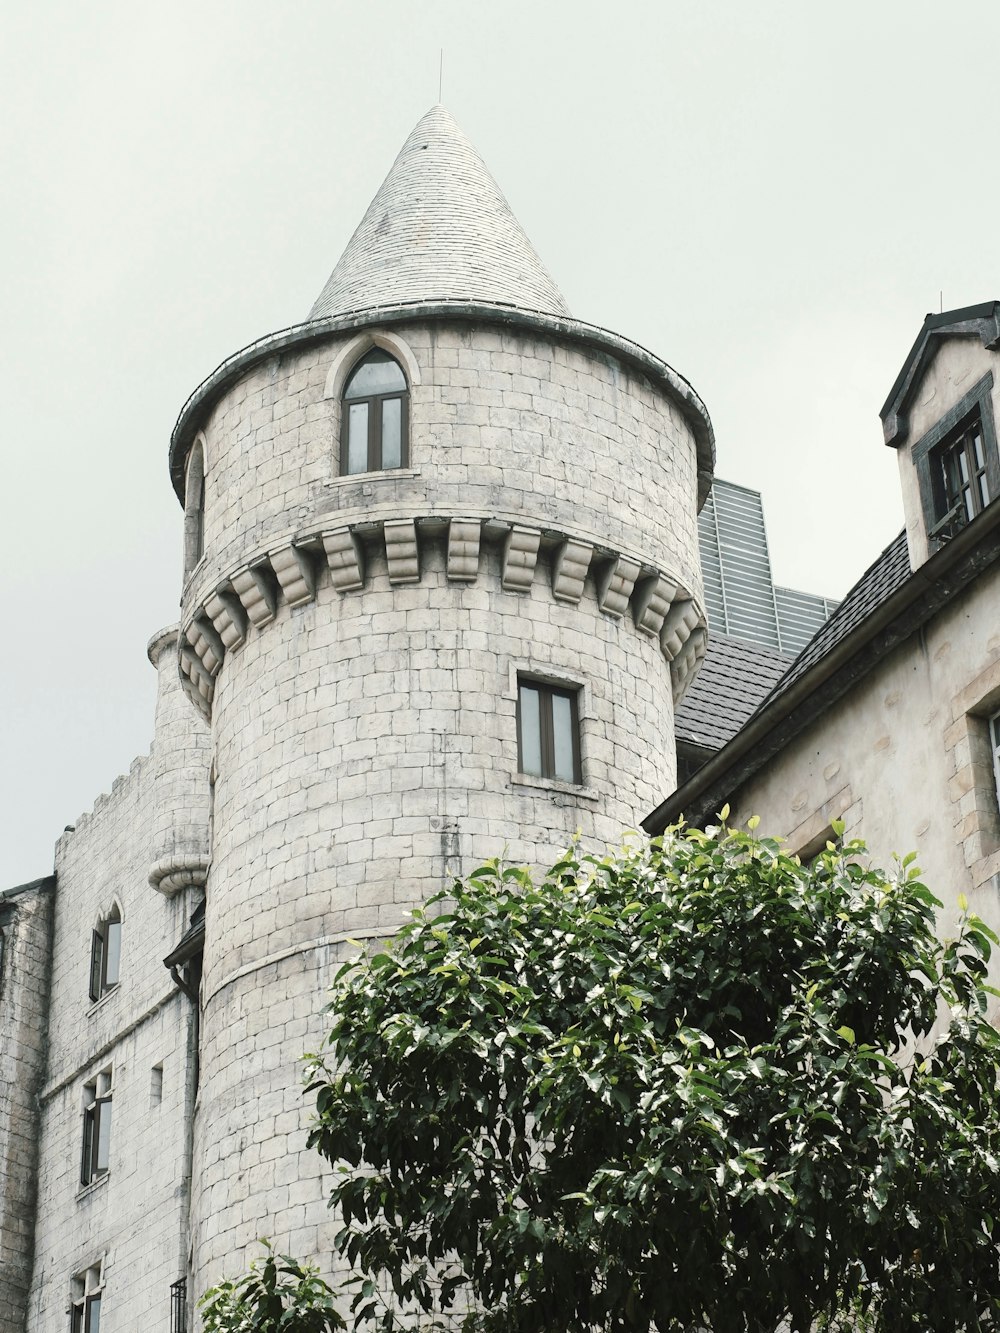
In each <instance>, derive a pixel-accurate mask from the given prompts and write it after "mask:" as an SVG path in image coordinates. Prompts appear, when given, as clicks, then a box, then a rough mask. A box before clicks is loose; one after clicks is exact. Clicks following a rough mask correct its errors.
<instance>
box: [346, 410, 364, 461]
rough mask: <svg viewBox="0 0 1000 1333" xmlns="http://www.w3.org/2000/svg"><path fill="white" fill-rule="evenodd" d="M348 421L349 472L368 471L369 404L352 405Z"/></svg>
mask: <svg viewBox="0 0 1000 1333" xmlns="http://www.w3.org/2000/svg"><path fill="white" fill-rule="evenodd" d="M349 412H350V416H349V417H348V421H347V471H348V473H354V472H367V471H368V404H367V403H352V404H351V406H350V408H349Z"/></svg>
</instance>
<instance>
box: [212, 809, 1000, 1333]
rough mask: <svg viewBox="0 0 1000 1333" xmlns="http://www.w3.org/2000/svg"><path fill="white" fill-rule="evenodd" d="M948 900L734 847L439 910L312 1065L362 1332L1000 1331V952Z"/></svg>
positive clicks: (401, 947) (856, 864)
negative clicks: (956, 922) (437, 1325)
mask: <svg viewBox="0 0 1000 1333" xmlns="http://www.w3.org/2000/svg"><path fill="white" fill-rule="evenodd" d="M751 823H753V821H751ZM841 831H842V830H841ZM909 860H912V858H909ZM939 905H940V904H939V903H938V902H937V900H936V899H935V898H934V897H933V896H932V894H931V893H930V891H929V890H928V889H927V888H926V887H925V886H924V885H923V884H922V883H921V882H920V879H919V872H918V871H917V870H916V869H915V868H914V867H913V866H912V864H906V863H904V865H903V866H902V867H900V868H899V870H898V873H896V874H895V875H893V876H892V877H887V876H886V875H884V874H883V873H881V872H879V871H877V870H873V869H871V868H870V867H869V866H868V864H867V860H866V856H865V849H864V847H863V846H862V845H861V844H860V843H852V844H850V845H848V846H846V847H844V848H842V849H835V848H833V847H832V846H831V847H829V848H828V850H827V851H826V852H825V853H824V854H822V855H821V856H820V857H819V858H818V860H817V861H816V862H815V863H814V864H813V865H811V866H808V867H807V866H803V865H800V864H799V862H798V861H797V860H796V859H795V858H792V857H789V856H787V855H786V854H785V853H784V852H783V851H782V848H781V846H780V845H779V844H778V843H777V842H775V841H772V840H769V839H764V838H758V837H756V836H755V834H754V832H753V831H751V832H750V833H742V832H735V831H731V830H729V829H726V828H725V827H723V828H721V829H718V830H710V831H709V832H707V833H702V832H699V831H697V830H686V831H685V830H682V829H678V830H671V831H669V832H668V833H667V834H666V835H664V837H663V838H662V839H655V840H654V841H653V842H652V844H643V845H641V846H635V847H626V848H625V849H623V850H622V851H621V852H620V854H618V855H616V856H612V857H608V858H606V859H603V860H601V859H594V858H591V857H581V856H580V855H579V854H578V852H577V851H576V849H573V850H571V851H570V852H569V853H567V854H566V855H565V857H564V858H563V859H562V860H560V861H559V862H558V863H557V864H556V865H555V866H553V867H552V869H551V870H550V871H549V872H548V874H547V875H546V876H545V877H544V878H543V879H542V880H541V882H540V883H537V884H536V883H534V882H533V880H532V877H531V876H530V875H529V873H528V872H527V871H525V870H523V869H515V868H506V869H504V868H503V867H501V866H500V865H498V864H496V863H491V864H488V865H484V866H483V867H481V868H480V869H479V870H477V871H476V872H475V873H474V874H473V875H472V876H471V877H470V878H469V879H468V880H467V881H466V882H464V883H460V884H458V885H457V886H456V887H455V889H454V891H453V894H452V896H451V898H449V899H448V900H447V901H446V902H438V903H437V905H436V909H437V912H438V914H437V915H435V910H434V909H433V908H432V909H429V910H428V911H425V912H418V913H416V914H415V916H414V918H413V921H412V923H411V924H410V925H408V926H407V927H406V929H404V930H403V931H402V933H401V934H400V936H399V937H398V938H397V940H396V941H395V942H394V944H393V945H392V947H391V948H389V949H387V950H386V951H385V952H381V953H377V954H375V955H374V956H363V957H361V958H359V959H358V960H357V961H355V962H352V963H350V964H348V965H347V966H345V967H344V968H343V969H342V970H341V972H340V974H339V976H338V977H337V980H336V983H335V986H334V991H333V1000H332V1003H331V1006H330V1009H331V1013H332V1015H333V1028H332V1031H331V1033H330V1036H329V1041H328V1047H327V1048H326V1050H325V1051H324V1052H323V1053H321V1055H320V1056H318V1057H311V1080H312V1081H311V1089H312V1091H313V1092H314V1093H315V1095H316V1104H317V1120H316V1122H315V1125H314V1128H313V1131H312V1135H311V1142H312V1143H313V1144H314V1146H315V1147H316V1148H318V1149H319V1151H320V1152H321V1153H322V1155H323V1156H324V1157H325V1158H327V1159H328V1160H329V1161H330V1162H331V1163H332V1164H335V1165H337V1166H338V1167H339V1171H340V1174H339V1176H338V1183H337V1184H336V1186H335V1188H334V1190H333V1194H332V1199H331V1204H332V1206H334V1207H335V1208H336V1209H337V1210H339V1213H340V1215H341V1217H342V1219H343V1228H342V1230H341V1232H340V1235H339V1239H338V1245H339V1247H340V1250H341V1252H342V1257H343V1258H345V1259H346V1261H347V1262H348V1263H349V1264H350V1266H351V1267H352V1269H353V1270H354V1273H355V1275H356V1282H357V1286H358V1290H357V1292H356V1294H355V1297H354V1301H353V1309H354V1312H355V1317H356V1319H357V1320H358V1322H363V1321H367V1320H373V1321H377V1322H379V1323H380V1324H381V1326H382V1327H383V1329H391V1328H393V1327H394V1326H396V1327H400V1326H417V1325H419V1326H422V1327H426V1325H427V1324H428V1323H429V1322H437V1321H439V1320H440V1321H443V1322H450V1323H454V1324H462V1325H463V1327H464V1328H465V1329H466V1330H468V1331H469V1333H471V1330H477V1331H478V1330H482V1333H561V1331H562V1330H566V1333H569V1331H570V1330H572V1331H573V1333H580V1331H581V1330H591V1329H592V1330H608V1333H611V1331H612V1330H622V1331H629V1333H631V1331H632V1330H643V1331H645V1330H647V1329H650V1328H654V1329H657V1330H661V1333H668V1331H669V1330H704V1329H711V1330H713V1333H744V1331H747V1330H755V1331H756V1330H759V1331H760V1333H770V1331H771V1330H776V1329H779V1328H781V1327H785V1328H788V1327H791V1328H792V1329H794V1330H797V1331H798V1333H804V1331H805V1330H808V1329H810V1328H812V1327H814V1326H823V1327H826V1328H828V1329H831V1330H839V1329H848V1328H858V1327H865V1328H871V1329H875V1330H883V1331H884V1333H889V1331H890V1330H891V1331H892V1333H896V1331H897V1330H905V1329H913V1330H917V1329H919V1330H921V1331H922V1333H923V1331H925V1330H948V1331H949V1333H952V1331H953V1330H974V1329H994V1328H997V1327H1000V1322H998V1319H1000V1263H998V1248H997V1247H998V1241H1000V1234H998V1232H1000V1221H998V1219H1000V1164H998V1158H1000V1114H998V1104H1000V1103H998V1096H997V1091H998V1089H997V1081H998V1080H997V1072H998V1059H1000V1050H998V1036H997V1033H996V1032H995V1031H994V1029H993V1027H992V1026H991V1025H990V1023H989V1022H988V1020H987V1017H986V1003H987V1000H986V987H985V984H984V983H985V976H986V964H987V961H988V959H989V954H990V946H991V943H992V942H994V936H993V935H992V934H991V932H990V931H989V930H988V929H987V928H986V926H984V925H983V924H982V922H980V921H979V920H977V919H976V918H975V917H971V916H968V917H966V918H965V919H964V920H963V923H962V925H961V929H960V932H959V934H958V937H957V938H956V939H954V940H951V941H948V942H944V943H941V942H939V941H938V940H937V938H936V936H935V933H934V917H935V909H936V908H937V907H938V906H939ZM213 1327H214V1326H213ZM217 1327H218V1328H219V1329H222V1328H223V1325H221V1324H219V1325H217ZM234 1327H235V1326H234ZM239 1327H241V1328H242V1327H244V1326H243V1325H240V1326H239ZM246 1327H258V1325H247V1326H246ZM260 1327H263V1326H262V1325H261V1326H260ZM268 1327H270V1326H268ZM274 1327H275V1328H277V1327H279V1326H278V1325H274ZM281 1327H284V1325H282V1326H281ZM289 1327H295V1328H298V1327H300V1325H298V1324H295V1325H289ZM301 1327H302V1328H303V1329H305V1328H307V1327H312V1326H311V1325H306V1324H304V1323H303V1324H302V1325H301Z"/></svg>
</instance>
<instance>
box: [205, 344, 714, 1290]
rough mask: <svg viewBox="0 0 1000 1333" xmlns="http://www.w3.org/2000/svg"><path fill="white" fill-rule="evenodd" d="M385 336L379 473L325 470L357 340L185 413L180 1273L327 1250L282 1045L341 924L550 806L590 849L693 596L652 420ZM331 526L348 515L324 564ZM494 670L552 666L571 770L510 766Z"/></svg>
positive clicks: (585, 375)
mask: <svg viewBox="0 0 1000 1333" xmlns="http://www.w3.org/2000/svg"><path fill="white" fill-rule="evenodd" d="M376 336H377V335H376ZM394 336H395V335H394ZM400 336H403V335H402V334H401V335H400ZM405 339H406V345H405V349H403V350H401V351H400V352H399V355H400V359H401V361H403V363H404V364H405V365H406V368H407V371H408V374H409V378H410V382H411V385H412V389H411V429H410V466H409V467H408V468H406V469H403V470H401V471H400V472H399V473H392V472H386V473H379V474H370V475H363V476H359V477H351V478H340V477H339V476H338V471H339V440H338V421H337V418H338V415H339V384H340V382H341V378H342V376H343V375H344V374H346V373H347V371H348V370H349V368H350V365H351V364H353V362H354V360H355V359H356V357H358V356H360V355H362V354H363V352H364V350H365V347H366V345H370V344H368V343H366V342H365V341H364V340H362V341H355V342H354V343H353V344H352V343H351V342H350V341H349V340H347V339H332V340H331V341H330V343H328V344H325V345H324V346H323V347H322V348H319V349H316V348H313V349H307V350H305V351H297V352H292V353H288V354H286V355H285V356H284V357H282V358H280V359H278V358H275V359H272V361H270V362H269V363H267V364H266V365H265V366H262V367H259V368H258V369H257V370H255V371H252V372H251V373H250V374H249V375H248V376H246V377H245V378H244V379H243V380H242V381H241V382H240V383H239V384H237V385H236V386H235V387H234V388H233V389H232V390H231V391H230V393H229V394H227V395H226V396H225V397H223V399H222V400H221V401H220V402H219V403H218V404H217V406H216V407H215V408H214V410H213V411H212V413H211V416H210V420H209V421H208V422H207V423H206V424H205V427H204V431H205V438H206V460H207V464H206V497H207V502H206V522H205V531H206V554H205V557H204V560H203V562H202V564H201V566H200V567H199V568H198V569H196V570H195V571H194V573H193V575H192V577H191V579H190V581H189V583H188V587H187V590H186V595H185V601H184V609H183V615H184V619H183V621H182V624H183V625H191V624H192V621H193V620H196V621H199V622H200V624H201V626H202V629H201V631H200V633H201V639H200V641H198V633H199V631H198V630H197V628H195V629H194V630H192V631H191V632H189V633H187V637H186V639H185V640H184V641H182V642H185V643H186V644H188V645H192V644H193V643H194V642H195V641H198V642H199V650H198V651H199V656H200V658H201V660H202V662H203V664H204V668H205V671H204V672H203V673H202V676H203V677H204V676H205V675H206V673H208V672H211V673H213V677H212V682H211V690H210V691H209V692H208V693H206V694H205V695H203V696H202V698H203V700H204V702H205V704H206V707H207V704H208V702H209V700H211V711H212V725H213V736H214V744H215V772H216V778H215V783H216V785H215V805H214V811H215V814H214V829H213V844H212V866H211V871H210V875H209V883H208V893H207V904H206V910H207V915H206V957H205V976H204V981H203V991H202V994H203V1024H204V1027H203V1032H204V1046H203V1053H204V1076H203V1083H202V1088H201V1092H200V1100H199V1111H198V1117H197V1129H196V1143H195V1172H194V1178H195V1197H194V1201H193V1231H192V1248H193V1253H194V1265H193V1266H194V1272H195V1279H196V1287H197V1289H198V1290H199V1291H200V1290H202V1289H203V1288H204V1286H205V1285H207V1284H208V1283H209V1282H211V1281H214V1280H216V1279H217V1278H218V1277H219V1276H220V1274H221V1273H223V1272H231V1271H236V1270H238V1269H239V1268H240V1267H241V1266H242V1264H243V1263H244V1262H245V1260H246V1254H247V1247H248V1246H250V1247H251V1250H252V1242H253V1241H254V1240H255V1239H256V1237H257V1236H259V1235H261V1234H263V1233H266V1234H268V1235H269V1236H271V1237H272V1238H273V1239H274V1240H275V1243H276V1244H278V1245H279V1246H287V1247H289V1248H291V1249H292V1250H294V1251H295V1252H296V1253H298V1254H302V1255H306V1256H315V1257H318V1258H319V1259H320V1261H321V1262H327V1261H328V1259H329V1249H330V1239H331V1237H330V1233H329V1227H330V1225H331V1223H330V1219H329V1216H328V1213H327V1210H326V1208H325V1198H324V1196H325V1188H324V1186H323V1183H322V1177H321V1172H320V1169H319V1168H320V1163H319V1160H318V1159H317V1158H316V1157H315V1156H314V1155H313V1154H310V1153H307V1152H306V1150H305V1136H306V1120H307V1115H308V1107H307V1106H306V1104H305V1102H304V1100H303V1097H302V1093H301V1088H300V1081H301V1074H300V1066H299V1064H298V1060H299V1057H300V1055H301V1054H302V1052H303V1051H304V1050H306V1049H309V1048H310V1047H313V1048H314V1047H315V1046H316V1044H317V1043H318V1041H319V1039H320V1037H321V1034H322V1030H323V1023H324V1019H323V1017H322V1015H321V1012H320V1011H321V1009H322V1005H323V1003H324V990H325V987H326V984H327V983H328V981H329V979H330V977H331V975H332V971H333V969H334V967H335V965H336V963H337V961H338V960H339V959H340V958H341V957H342V956H343V954H344V952H345V951H346V950H349V948H350V946H349V945H348V944H347V940H348V939H349V938H354V939H358V938H361V939H364V938H372V937H378V936H384V935H389V934H392V933H393V931H395V930H396V929H397V928H398V926H399V924H400V923H401V922H402V921H403V920H404V919H405V914H406V912H407V910H408V909H409V908H411V907H412V906H414V905H415V904H419V903H421V902H423V901H424V900H425V899H426V898H427V897H428V896H430V894H432V893H433V892H435V891H436V890H437V889H439V888H441V887H443V886H444V885H445V884H447V882H448V880H449V878H450V877H451V876H453V875H455V874H457V873H461V872H462V871H463V870H468V869H471V868H472V866H473V865H474V864H476V863H478V862H479V861H480V860H481V859H482V858H484V857H487V856H491V855H498V854H501V853H503V852H504V850H505V849H506V852H507V855H508V856H509V857H510V858H511V859H513V860H516V861H519V862H522V861H526V862H529V863H533V864H536V865H538V864H545V863H547V862H549V861H550V860H551V858H552V857H553V855H554V854H555V853H556V852H557V851H558V850H559V849H560V848H561V847H562V846H564V845H565V844H566V843H567V842H568V841H569V839H570V838H571V837H572V836H573V834H574V833H575V832H576V831H577V830H580V831H581V832H582V835H583V838H584V841H585V842H586V843H588V844H589V845H591V846H595V845H596V846H603V845H605V844H606V843H608V842H615V841H617V840H618V839H619V838H620V836H621V833H622V830H623V829H624V828H626V827H629V826H632V827H635V826H637V823H638V820H639V819H640V818H641V817H642V815H644V814H645V813H646V812H647V811H648V809H649V808H650V807H651V806H652V805H653V804H655V800H656V798H657V796H658V794H659V793H660V792H662V791H663V790H669V788H670V787H671V786H672V785H673V782H674V771H673V747H672V745H671V743H670V738H671V736H672V731H673V701H672V684H673V685H674V686H676V678H675V680H674V681H673V682H672V679H671V676H672V672H671V660H672V658H673V657H674V656H675V654H676V652H677V650H678V649H677V645H678V644H679V643H680V641H681V639H682V638H683V637H685V636H688V635H690V634H691V630H692V627H693V625H694V623H695V619H696V617H697V614H698V611H697V607H698V603H699V602H700V596H701V582H700V571H699V565H698V548H697V533H696V524H695V514H696V505H697V496H696V485H697V477H696V457H695V445H694V440H693V437H692V435H691V433H690V431H689V429H688V428H687V426H686V425H685V423H684V421H683V419H682V417H681V414H680V412H679V411H678V410H677V409H676V408H675V406H674V405H673V404H672V403H671V402H670V401H669V400H668V399H667V398H666V396H665V395H664V394H662V393H661V392H660V391H658V390H654V389H653V388H652V387H651V386H650V385H649V383H648V382H646V381H645V380H644V379H642V377H640V376H639V375H638V374H635V373H633V372H631V371H629V370H627V369H625V368H624V367H623V366H620V365H618V364H617V363H615V362H613V361H612V360H611V359H610V358H609V357H608V356H606V355H603V354H602V355H598V354H596V353H591V352H588V351H584V350H581V349H579V348H577V347H562V346H560V345H559V343H558V341H555V342H553V341H552V340H551V339H549V340H548V341H546V340H545V339H543V338H541V337H538V338H535V337H529V336H527V335H526V334H524V333H523V332H522V333H513V332H509V331H506V330H500V329H496V330H494V329H490V328H486V329H478V330H473V329H472V328H471V327H466V326H453V325H450V324H447V323H445V324H442V325H440V326H431V325H428V326H427V327H426V328H424V327H422V326H407V328H406V330H405ZM396 346H398V343H397V344H396ZM345 348H346V349H347V350H346V352H345ZM324 395H326V396H324ZM512 529H513V530H514V531H512ZM330 530H334V531H335V533H336V534H338V540H339V534H346V533H348V532H350V536H349V537H345V538H344V541H343V544H342V546H336V547H335V549H336V552H337V559H335V558H334V555H333V554H332V553H331V545H332V543H330V542H328V541H324V542H323V544H320V540H321V538H322V537H323V534H324V533H327V534H328V533H329V532H330ZM518 533H524V534H527V536H525V537H524V539H523V540H524V547H525V550H524V553H523V555H522V553H521V551H520V549H519V548H518V549H517V550H516V555H517V559H515V558H514V557H513V556H512V554H511V552H512V549H514V548H515V546H516V542H517V541H519V540H521V538H520V537H519V536H518ZM310 534H313V536H312V537H311V536H310ZM292 538H294V540H295V543H296V545H295V548H294V549H292V548H291V547H290V545H289V543H290V541H291V539H292ZM324 546H325V552H326V556H328V557H329V560H327V559H325V558H324ZM581 553H582V554H581ZM268 558H270V562H271V563H270V566H269V570H270V573H269V574H268V575H267V576H266V577H265V578H264V584H265V588H267V582H268V579H270V580H271V582H270V589H269V591H270V605H269V606H265V607H264V609H263V612H262V613H261V604H260V603H257V602H254V601H253V600H252V598H251V597H249V596H248V597H246V600H245V601H244V608H245V609H246V608H247V607H249V609H250V618H249V623H248V622H247V620H246V617H245V616H244V617H242V618H241V616H240V615H239V612H238V608H237V609H236V610H235V611H233V610H232V608H233V603H234V602H235V592H236V591H238V589H239V587H243V588H244V589H245V587H246V583H245V581H243V582H241V581H240V579H239V578H237V577H235V574H234V571H236V570H238V569H240V568H243V569H248V568H252V567H253V566H254V565H255V564H256V565H257V567H258V568H261V567H262V564H263V562H264V561H265V560H266V559H268ZM627 561H631V565H627V564H626V562H627ZM338 562H339V563H338ZM622 569H630V571H631V572H630V577H629V578H627V579H623V580H622V582H621V583H620V585H615V587H616V588H617V587H620V588H621V589H623V591H622V592H621V593H620V595H619V594H616V595H612V596H609V589H610V588H611V584H610V583H609V581H608V580H609V578H610V577H612V576H613V575H614V574H616V573H617V572H618V571H620V570H622ZM230 578H232V580H233V582H232V584H226V580H227V579H230ZM279 584H280V587H279ZM223 585H225V589H226V591H225V596H226V597H227V598H228V601H229V606H230V611H229V612H226V611H225V610H224V608H222V609H220V607H219V605H218V604H217V603H215V602H213V600H212V593H213V590H215V589H217V588H219V587H220V586H223ZM654 587H655V589H656V590H657V597H654V598H653V600H652V601H649V600H648V593H649V591H650V589H651V588H654ZM643 588H645V589H646V591H645V592H644V591H643ZM672 599H674V601H673V602H672ZM265 600H266V599H265ZM674 605H676V606H680V607H682V608H685V609H686V608H691V607H695V613H694V618H692V619H691V620H689V621H686V622H684V623H683V624H681V623H680V622H679V621H678V613H677V611H676V610H674ZM202 606H204V607H206V608H209V609H208V610H206V611H202V610H201V609H200V608H201V607H202ZM258 613H261V614H260V615H259V619H258V620H255V619H254V616H255V615H257V614H258ZM685 614H686V611H685ZM208 616H213V617H216V624H215V628H216V630H218V631H219V633H220V634H223V635H224V638H223V642H224V651H223V650H222V648H220V645H219V643H218V642H215V641H214V639H213V636H212V634H211V626H207V625H206V620H207V617H208ZM671 616H672V617H673V619H671ZM671 626H674V628H673V629H671V628H670V627H671ZM671 634H676V642H675V641H674V639H670V638H668V636H669V635H671ZM668 644H669V646H668ZM519 672H522V673H525V674H529V675H532V676H536V677H540V678H543V679H548V680H552V681H555V682H557V683H560V682H561V683H565V684H567V685H569V686H575V687H577V688H578V689H579V691H580V694H579V704H580V710H579V711H580V732H581V751H582V756H581V757H582V783H580V784H575V783H564V782H556V781H544V780H540V779H531V778H527V777H524V776H522V775H520V774H519V773H518V759H517V738H516V696H517V677H518V673H519ZM196 675H197V673H196Z"/></svg>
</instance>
